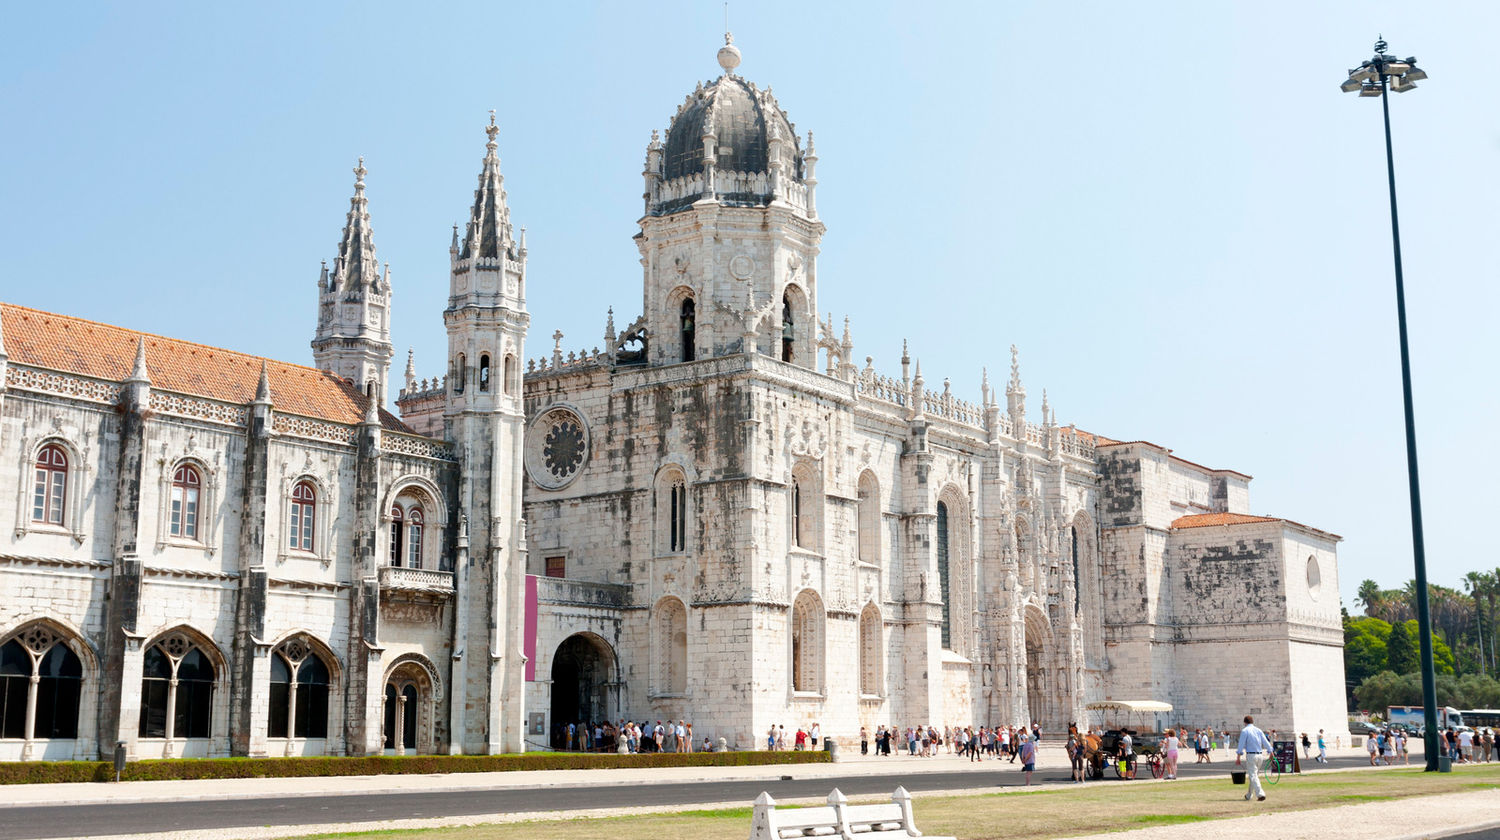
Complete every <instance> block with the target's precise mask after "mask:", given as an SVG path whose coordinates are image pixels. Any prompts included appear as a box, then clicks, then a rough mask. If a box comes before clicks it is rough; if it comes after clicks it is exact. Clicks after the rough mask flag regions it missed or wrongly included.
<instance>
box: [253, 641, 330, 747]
mask: <svg viewBox="0 0 1500 840" xmlns="http://www.w3.org/2000/svg"><path fill="white" fill-rule="evenodd" d="M330 683H331V680H330V679H329V668H328V665H327V663H325V662H324V661H323V658H322V657H321V656H320V655H319V654H318V653H317V652H316V651H315V650H314V649H313V647H312V645H311V644H310V643H309V642H308V641H307V640H306V639H303V638H301V637H298V638H293V639H290V640H288V641H287V642H286V643H284V644H282V645H281V647H279V648H277V649H276V652H275V653H274V654H273V655H272V656H271V705H270V718H269V728H268V731H267V734H268V735H269V736H270V737H272V738H286V737H295V738H327V737H328V696H329V686H330Z"/></svg>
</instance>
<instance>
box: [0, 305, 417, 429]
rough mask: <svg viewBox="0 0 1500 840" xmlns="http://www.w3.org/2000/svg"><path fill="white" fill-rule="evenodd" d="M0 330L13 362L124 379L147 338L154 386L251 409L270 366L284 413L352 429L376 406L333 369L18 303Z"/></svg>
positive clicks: (1, 314) (395, 423) (7, 309)
mask: <svg viewBox="0 0 1500 840" xmlns="http://www.w3.org/2000/svg"><path fill="white" fill-rule="evenodd" d="M0 330H3V332H0V335H3V340H4V343H5V345H4V346H5V351H6V353H7V354H8V355H9V357H10V360H11V361H12V362H14V363H16V364H21V365H28V366H30V367H37V368H45V369H47V370H55V371H62V372H66V373H73V374H78V375H80V376H88V377H92V378H94V379H103V380H106V381H111V382H120V381H122V380H124V379H125V378H126V377H128V376H130V371H131V369H132V368H133V367H134V366H135V354H136V343H137V341H139V340H142V339H144V340H145V344H146V370H147V372H148V374H149V375H150V377H151V386H152V387H153V388H160V389H162V390H165V391H175V392H177V393H180V394H191V395H193V396H198V397H207V398H209V399H213V400H220V401H222V402H228V403H238V404H244V403H248V402H250V401H251V400H253V399H255V387H256V385H257V384H259V382H260V368H261V363H262V362H264V363H265V366H266V379H267V381H268V382H269V383H270V386H271V402H272V404H273V405H274V406H275V408H276V410H278V411H284V412H288V413H290V414H300V415H303V416H306V417H316V418H319V419H322V420H330V421H333V422H335V423H351V424H352V423H358V422H360V421H361V420H362V419H363V418H364V416H365V407H366V406H367V405H368V402H369V399H368V398H367V397H366V396H365V395H364V393H363V392H362V391H360V389H359V388H357V387H355V386H354V384H353V383H352V382H349V381H348V380H346V379H340V378H339V377H337V376H334V375H333V374H332V373H329V372H327V371H321V370H317V369H316V368H311V367H305V366H303V365H293V364H288V363H286V362H280V361H277V360H275V359H266V358H263V357H261V356H251V355H248V354H245V353H236V352H235V351H233V350H224V349H222V348H218V347H209V346H207V345H204V344H194V343H193V342H191V341H182V340H181V339H176V338H166V337H164V336H159V335H152V334H150V333H143V332H138V331H136V330H129V329H125V328H123V327H116V326H112V325H110V324H101V323H99V322H98V321H89V320H85V319H83V318H74V317H71V316H68V315H57V314H54V313H51V312H43V311H41V310H38V309H29V308H27V307H24V306H16V305H15V304H10V303H7V304H0ZM380 421H381V426H382V427H384V428H386V429H389V430H391V431H396V432H407V433H410V432H411V429H409V428H407V426H406V424H405V423H402V422H401V421H400V420H399V419H397V418H396V417H395V416H394V415H392V414H391V413H389V412H387V411H386V410H385V409H381V411H380Z"/></svg>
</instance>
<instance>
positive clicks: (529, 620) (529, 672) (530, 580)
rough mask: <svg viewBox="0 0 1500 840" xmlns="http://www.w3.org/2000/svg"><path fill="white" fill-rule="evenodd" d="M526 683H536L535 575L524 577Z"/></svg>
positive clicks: (523, 651)
mask: <svg viewBox="0 0 1500 840" xmlns="http://www.w3.org/2000/svg"><path fill="white" fill-rule="evenodd" d="M522 653H524V654H526V681H527V682H536V575H527V576H526V642H525V645H524V647H523V649H522Z"/></svg>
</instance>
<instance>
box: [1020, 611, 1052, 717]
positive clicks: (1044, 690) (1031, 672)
mask: <svg viewBox="0 0 1500 840" xmlns="http://www.w3.org/2000/svg"><path fill="white" fill-rule="evenodd" d="M1049 635H1050V633H1049V632H1048V630H1047V621H1046V619H1045V618H1043V617H1042V613H1041V610H1038V609H1037V608H1036V607H1035V606H1028V607H1027V608H1026V709H1027V711H1028V713H1029V714H1030V715H1031V719H1032V720H1033V721H1035V722H1037V723H1040V724H1041V725H1042V728H1043V729H1044V730H1048V731H1055V730H1054V729H1053V724H1054V721H1053V720H1052V714H1051V713H1052V710H1053V704H1052V703H1051V702H1049V698H1051V697H1052V693H1053V688H1054V687H1053V686H1051V685H1050V684H1049V680H1048V670H1049V669H1048V668H1047V667H1046V656H1047V653H1046V651H1047V647H1048V645H1047V642H1048V636H1049Z"/></svg>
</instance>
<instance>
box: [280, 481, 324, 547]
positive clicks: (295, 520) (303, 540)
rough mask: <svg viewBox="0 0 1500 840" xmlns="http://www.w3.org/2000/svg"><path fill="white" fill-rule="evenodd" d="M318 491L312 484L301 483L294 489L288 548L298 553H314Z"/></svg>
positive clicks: (288, 526)
mask: <svg viewBox="0 0 1500 840" xmlns="http://www.w3.org/2000/svg"><path fill="white" fill-rule="evenodd" d="M317 508H318V491H316V490H314V489H313V486H312V482H310V481H299V482H297V485H296V486H295V487H293V488H292V503H291V516H290V517H289V519H288V522H287V528H288V530H287V533H288V535H289V536H288V538H287V547H288V548H291V549H293V550H296V551H312V550H313V547H314V545H315V543H314V542H313V526H314V525H316V524H317V515H318V513H317Z"/></svg>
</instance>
